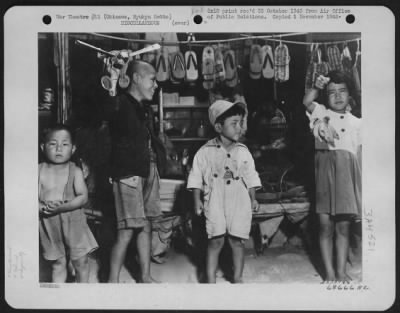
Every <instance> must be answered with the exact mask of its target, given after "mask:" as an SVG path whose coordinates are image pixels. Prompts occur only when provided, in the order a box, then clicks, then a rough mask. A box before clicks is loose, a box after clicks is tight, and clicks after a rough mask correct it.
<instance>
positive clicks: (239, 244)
mask: <svg viewBox="0 0 400 313" xmlns="http://www.w3.org/2000/svg"><path fill="white" fill-rule="evenodd" d="M228 240H229V244H230V245H231V247H232V248H243V247H244V239H242V238H238V237H232V236H230V237H229V238H228Z"/></svg>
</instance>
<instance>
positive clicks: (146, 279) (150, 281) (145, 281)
mask: <svg viewBox="0 0 400 313" xmlns="http://www.w3.org/2000/svg"><path fill="white" fill-rule="evenodd" d="M138 283H141V284H160V283H161V282H160V281H158V280H155V279H154V278H153V277H151V276H146V277H142V279H141V280H138Z"/></svg>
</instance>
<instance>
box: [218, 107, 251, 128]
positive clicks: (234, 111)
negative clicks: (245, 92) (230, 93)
mask: <svg viewBox="0 0 400 313" xmlns="http://www.w3.org/2000/svg"><path fill="white" fill-rule="evenodd" d="M245 114H246V111H245V109H244V104H243V103H240V102H236V103H235V104H234V105H232V106H231V107H230V108H229V109H228V110H226V111H225V112H224V113H222V114H221V115H220V116H218V117H217V119H216V120H215V124H217V123H220V124H224V122H225V120H226V119H227V118H228V117H231V116H236V115H240V116H244V115H245Z"/></svg>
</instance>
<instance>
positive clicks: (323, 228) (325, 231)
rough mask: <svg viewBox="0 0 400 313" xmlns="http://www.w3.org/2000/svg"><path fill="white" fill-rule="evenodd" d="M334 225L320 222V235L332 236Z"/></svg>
mask: <svg viewBox="0 0 400 313" xmlns="http://www.w3.org/2000/svg"><path fill="white" fill-rule="evenodd" d="M333 230H334V227H333V225H331V224H320V225H319V233H320V235H323V236H326V237H330V236H333Z"/></svg>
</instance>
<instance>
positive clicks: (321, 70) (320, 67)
mask: <svg viewBox="0 0 400 313" xmlns="http://www.w3.org/2000/svg"><path fill="white" fill-rule="evenodd" d="M328 73H329V64H328V63H327V62H324V61H322V52H321V49H320V48H318V49H317V65H316V66H315V72H314V79H313V85H314V84H315V80H316V79H317V77H318V76H320V75H323V76H326V75H328Z"/></svg>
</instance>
